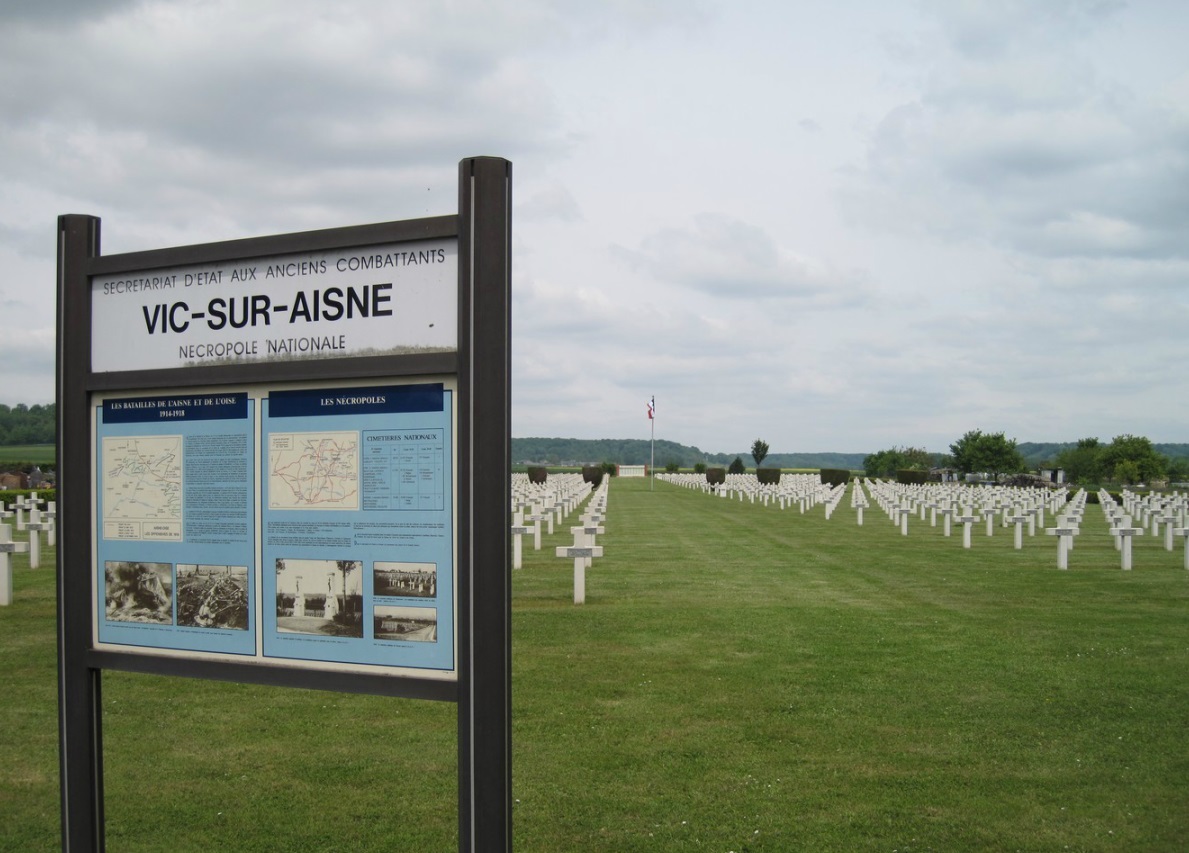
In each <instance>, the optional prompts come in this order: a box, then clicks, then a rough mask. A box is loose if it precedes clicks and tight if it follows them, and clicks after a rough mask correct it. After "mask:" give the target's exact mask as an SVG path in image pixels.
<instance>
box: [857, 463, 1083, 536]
mask: <svg viewBox="0 0 1189 853" xmlns="http://www.w3.org/2000/svg"><path fill="white" fill-rule="evenodd" d="M864 484H865V485H866V487H867V488H868V489H870V491H871V495H872V498H873V499H874V500H875V501H876V502H877V503H878V504H879V506H880V507H881V508H882V509H883V510H884V511H885V512H886V513H887V515H888V517H889V518H890V519H891V521H892V523H893V524H896V525H898V526H899V527H900V532H901V534H903V535H904V536H907V535H908V520H909V518H910V517H911V516H912V515H919V517H920V519H921V520H922V521H924V519H925V513H926V510H928V514H929V525H930V526H931V527H936V526H937V516H938V515H940V516H941V517H942V527H943V532H944V535H945V536H946V537H949V536H950V535H951V522H953V523H958V524H961V525H962V546H963V547H964V548H970V547H971V545H972V537H971V534H972V530H973V527H974V525H975V524H976V523H977V522H978V521H979V519H980V517H981V519H982V520H983V521H984V522H985V523H986V531H987V535H988V536H993V535H994V531H995V516H996V514H998V515H999V517H1000V520H1001V523H1002V524H1003V526H1004V527H1006V526H1007V525H1008V524H1014V525H1015V547H1016V548H1017V549H1020V548H1022V547H1023V527H1024V524H1025V523H1026V524H1027V525H1028V534H1029V535H1030V536H1034V535H1036V526H1037V523H1038V522H1039V523H1040V524H1041V525H1043V524H1044V516H1045V512H1046V511H1049V512H1056V511H1058V510H1059V509H1060V508H1061V507H1062V506H1063V505H1064V503H1065V501H1066V493H1065V492H1064V491H1063V490H1058V491H1057V492H1055V493H1049V492H1048V491H1047V490H1038V489H1027V488H1024V489H1021V488H1012V487H1008V486H994V487H985V486H978V487H971V486H966V485H961V484H953V483H944V484H913V485H906V484H900V483H890V482H887V481H884V480H865V481H864ZM862 487H863V484H860V483H856V490H859V489H861V488H862Z"/></svg>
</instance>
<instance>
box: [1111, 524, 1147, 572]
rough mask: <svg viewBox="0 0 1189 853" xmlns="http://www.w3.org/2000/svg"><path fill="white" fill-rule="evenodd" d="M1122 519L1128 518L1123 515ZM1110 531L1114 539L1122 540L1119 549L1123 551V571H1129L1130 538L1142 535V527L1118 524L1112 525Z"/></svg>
mask: <svg viewBox="0 0 1189 853" xmlns="http://www.w3.org/2000/svg"><path fill="white" fill-rule="evenodd" d="M1124 520H1125V521H1126V520H1128V519H1127V516H1124ZM1111 533H1112V534H1113V535H1114V536H1115V540H1116V541H1119V540H1122V543H1123V546H1122V548H1121V550H1122V551H1123V571H1125V572H1129V571H1131V538H1132V537H1133V536H1143V535H1144V528H1142V527H1124V526H1122V525H1120V526H1118V527H1112V528H1111Z"/></svg>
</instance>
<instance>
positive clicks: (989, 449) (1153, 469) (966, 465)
mask: <svg viewBox="0 0 1189 853" xmlns="http://www.w3.org/2000/svg"><path fill="white" fill-rule="evenodd" d="M1172 447H1176V448H1177V449H1181V448H1182V447H1183V446H1182V445H1173V446H1172ZM934 468H951V469H954V470H956V471H958V472H960V473H962V474H986V475H988V476H989V477H991V478H997V477H999V476H1000V475H1010V474H1018V473H1022V472H1025V471H1028V470H1029V469H1036V468H1050V469H1055V468H1061V469H1063V470H1064V471H1065V480H1066V482H1070V483H1076V484H1078V485H1082V486H1087V485H1098V484H1100V483H1104V482H1114V483H1121V484H1124V485H1135V484H1137V483H1150V482H1152V481H1153V480H1172V481H1177V482H1181V481H1185V480H1189V457H1187V456H1184V455H1179V454H1177V455H1165V454H1163V453H1161V452H1160V451H1159V450H1158V448H1157V446H1156V445H1154V444H1153V443H1152V442H1151V440H1149V439H1148V438H1145V437H1144V436H1137V435H1129V434H1124V435H1118V436H1115V438H1113V439H1112V440H1111V441H1110V442H1109V443H1107V442H1102V441H1100V440H1099V439H1098V438H1083V439H1080V440H1079V441H1078V442H1077V443H1076V444H1073V445H1064V446H1061V449H1060V450H1057V451H1056V452H1055V453H1053V454H1052V455H1051V456H1049V457H1048V458H1046V459H1043V460H1040V461H1039V462H1036V463H1035V464H1030V463H1029V462H1028V461H1026V460H1025V458H1024V454H1023V453H1022V452H1021V450H1020V445H1019V443H1018V442H1017V441H1016V440H1015V439H1009V438H1007V436H1006V435H1004V433H1002V432H991V433H984V432H983V431H982V430H977V429H975V430H970V431H969V432H967V433H966V434H964V435H963V436H962V437H961V438H959V439H958V440H957V441H955V442H953V443H952V444H951V445H950V452H949V453H948V454H941V453H930V452H928V451H927V450H924V449H923V448H919V447H891V448H888V449H887V450H880V451H878V452H876V453H872V454H869V455H868V456H867V457H866V458H865V459H864V460H863V471H864V473H866V474H867V476H869V477H884V478H890V477H895V476H896V475H897V473H898V472H899V471H928V470H930V469H934Z"/></svg>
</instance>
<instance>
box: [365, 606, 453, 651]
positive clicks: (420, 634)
mask: <svg viewBox="0 0 1189 853" xmlns="http://www.w3.org/2000/svg"><path fill="white" fill-rule="evenodd" d="M372 618H373V625H374V629H375V637H376V639H377V640H412V641H415V642H419V643H436V642H437V641H438V610H437V608H436V607H400V606H398V605H387V604H378V605H376V607H375V608H374V609H373V611H372Z"/></svg>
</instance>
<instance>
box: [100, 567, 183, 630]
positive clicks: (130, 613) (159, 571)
mask: <svg viewBox="0 0 1189 853" xmlns="http://www.w3.org/2000/svg"><path fill="white" fill-rule="evenodd" d="M103 576H104V599H105V605H104V606H105V610H106V614H107V618H108V619H109V620H110V621H112V622H148V623H152V624H156V625H172V624H173V566H172V565H171V564H169V563H139V562H125V561H123V560H112V561H109V562H107V563H105V564H104V570H103Z"/></svg>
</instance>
